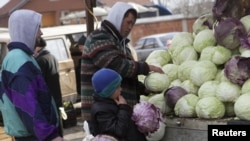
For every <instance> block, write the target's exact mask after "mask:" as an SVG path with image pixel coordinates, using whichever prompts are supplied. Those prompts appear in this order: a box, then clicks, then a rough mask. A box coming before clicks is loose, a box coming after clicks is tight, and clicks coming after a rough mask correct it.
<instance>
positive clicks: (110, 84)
mask: <svg viewBox="0 0 250 141" xmlns="http://www.w3.org/2000/svg"><path fill="white" fill-rule="evenodd" d="M121 81H122V78H121V76H120V75H119V74H118V73H117V72H116V71H114V70H112V69H107V68H102V69H100V70H98V71H97V72H95V74H94V75H93V77H92V85H93V87H94V90H95V92H96V93H97V94H98V95H100V96H102V97H110V96H111V95H112V94H113V93H114V92H115V90H116V89H117V88H118V87H119V86H120V85H121Z"/></svg>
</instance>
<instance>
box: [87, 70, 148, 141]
mask: <svg viewBox="0 0 250 141" xmlns="http://www.w3.org/2000/svg"><path fill="white" fill-rule="evenodd" d="M121 82H122V77H121V76H120V75H119V74H118V73H117V72H116V71H114V70H112V69H108V68H102V69H100V70H98V71H97V72H95V73H94V75H93V77H92V85H93V87H94V91H95V94H94V96H93V97H94V102H93V104H92V107H91V124H92V129H91V130H90V132H91V133H92V134H93V135H94V136H97V135H100V134H106V135H111V136H113V137H115V138H117V139H118V140H119V141H123V140H124V141H146V137H145V135H144V134H143V133H141V132H140V131H139V130H138V129H137V126H136V125H135V123H134V122H133V121H132V119H131V117H132V113H133V108H132V107H131V106H129V105H128V104H127V101H126V100H125V98H124V97H123V96H122V95H121V91H122V87H121V86H120V85H121Z"/></svg>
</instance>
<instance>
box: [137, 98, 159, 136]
mask: <svg viewBox="0 0 250 141" xmlns="http://www.w3.org/2000/svg"><path fill="white" fill-rule="evenodd" d="M132 120H133V121H134V122H135V124H136V125H137V128H138V130H139V131H140V132H141V133H143V134H145V135H146V136H147V135H150V134H151V133H154V132H155V131H157V129H158V128H159V127H160V121H162V113H161V112H160V108H158V107H156V106H155V105H154V104H152V103H149V102H146V101H143V102H140V103H137V104H136V105H135V106H134V108H133V114H132Z"/></svg>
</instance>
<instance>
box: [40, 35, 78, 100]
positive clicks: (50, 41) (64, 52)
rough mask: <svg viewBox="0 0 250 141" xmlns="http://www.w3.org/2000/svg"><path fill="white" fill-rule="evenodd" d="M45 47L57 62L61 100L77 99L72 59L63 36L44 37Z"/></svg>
mask: <svg viewBox="0 0 250 141" xmlns="http://www.w3.org/2000/svg"><path fill="white" fill-rule="evenodd" d="M44 38H45V40H46V42H47V47H46V49H47V50H49V51H50V52H51V54H53V55H54V56H55V57H56V59H57V60H58V63H59V75H60V86H61V91H62V99H63V101H72V102H73V103H74V102H76V100H77V91H76V78H75V69H74V61H73V59H72V58H71V55H70V51H69V47H68V46H67V42H66V38H65V36H54V37H46V36H45V37H44Z"/></svg>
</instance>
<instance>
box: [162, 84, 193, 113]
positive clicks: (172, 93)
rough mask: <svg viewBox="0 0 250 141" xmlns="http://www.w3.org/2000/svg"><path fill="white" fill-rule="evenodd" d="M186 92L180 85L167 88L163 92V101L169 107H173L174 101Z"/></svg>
mask: <svg viewBox="0 0 250 141" xmlns="http://www.w3.org/2000/svg"><path fill="white" fill-rule="evenodd" d="M187 93H188V92H187V91H186V90H185V89H184V88H182V87H180V86H173V87H171V88H169V89H167V90H166V91H165V92H164V98H165V102H166V105H167V106H168V107H169V108H171V109H174V107H175V104H176V102H177V101H178V100H179V99H180V98H181V97H182V96H184V95H186V94H187Z"/></svg>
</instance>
